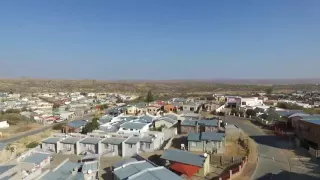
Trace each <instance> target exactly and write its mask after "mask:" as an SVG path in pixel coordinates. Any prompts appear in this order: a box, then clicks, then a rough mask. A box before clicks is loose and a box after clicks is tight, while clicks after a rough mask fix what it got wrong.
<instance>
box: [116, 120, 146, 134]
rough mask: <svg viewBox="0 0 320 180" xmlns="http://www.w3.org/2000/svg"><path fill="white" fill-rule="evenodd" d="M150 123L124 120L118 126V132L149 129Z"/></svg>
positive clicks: (135, 131)
mask: <svg viewBox="0 0 320 180" xmlns="http://www.w3.org/2000/svg"><path fill="white" fill-rule="evenodd" d="M150 125H151V123H140V122H126V123H123V124H122V125H121V126H120V129H119V131H118V132H123V133H140V132H146V131H148V130H149V126H150Z"/></svg>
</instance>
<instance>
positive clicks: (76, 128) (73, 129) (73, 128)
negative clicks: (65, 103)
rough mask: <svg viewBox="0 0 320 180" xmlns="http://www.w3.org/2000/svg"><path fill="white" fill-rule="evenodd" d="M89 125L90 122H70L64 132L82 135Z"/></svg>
mask: <svg viewBox="0 0 320 180" xmlns="http://www.w3.org/2000/svg"><path fill="white" fill-rule="evenodd" d="M87 123H88V120H75V121H71V122H69V123H68V124H67V125H65V127H64V128H63V132H65V133H80V132H81V131H82V128H83V127H84V126H85V125H86V124H87Z"/></svg>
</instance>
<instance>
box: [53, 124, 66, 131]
mask: <svg viewBox="0 0 320 180" xmlns="http://www.w3.org/2000/svg"><path fill="white" fill-rule="evenodd" d="M65 125H66V123H61V124H56V125H54V126H53V127H52V129H54V130H61V129H63V127H64V126H65Z"/></svg>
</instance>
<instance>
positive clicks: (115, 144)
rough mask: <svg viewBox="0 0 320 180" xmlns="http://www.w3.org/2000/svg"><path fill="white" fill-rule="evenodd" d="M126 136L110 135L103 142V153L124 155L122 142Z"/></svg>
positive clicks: (106, 154) (105, 154)
mask: <svg viewBox="0 0 320 180" xmlns="http://www.w3.org/2000/svg"><path fill="white" fill-rule="evenodd" d="M125 140H126V138H122V137H110V138H106V139H104V140H103V141H102V142H101V148H100V149H101V154H102V155H104V156H122V142H123V141H125Z"/></svg>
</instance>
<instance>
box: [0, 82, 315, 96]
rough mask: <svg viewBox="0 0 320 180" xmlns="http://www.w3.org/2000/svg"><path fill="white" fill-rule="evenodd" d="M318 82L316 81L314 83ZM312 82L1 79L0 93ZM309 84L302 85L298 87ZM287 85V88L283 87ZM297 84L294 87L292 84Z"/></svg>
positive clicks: (257, 87)
mask: <svg viewBox="0 0 320 180" xmlns="http://www.w3.org/2000/svg"><path fill="white" fill-rule="evenodd" d="M317 81H319V80H317ZM317 81H315V80H312V81H311V80H167V81H164V80H163V81H102V80H50V79H28V78H21V79H0V91H13V92H21V93H23V92H25V93H27V92H61V91H69V92H70V91H80V92H91V91H93V92H130V93H144V92H146V91H148V90H150V89H151V90H153V91H154V93H157V94H160V95H161V96H166V95H171V94H189V95H190V94H199V95H201V94H207V93H224V94H225V93H230V94H233V93H235V92H236V93H239V94H243V93H248V92H259V91H264V90H266V88H268V87H270V86H271V85H272V84H278V85H274V86H273V88H274V92H289V91H292V90H297V89H306V88H308V89H318V88H319V86H318V85H312V84H314V83H316V82H317ZM303 83H305V84H309V85H301V84H303ZM282 84H287V85H282ZM293 84H297V85H293Z"/></svg>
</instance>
